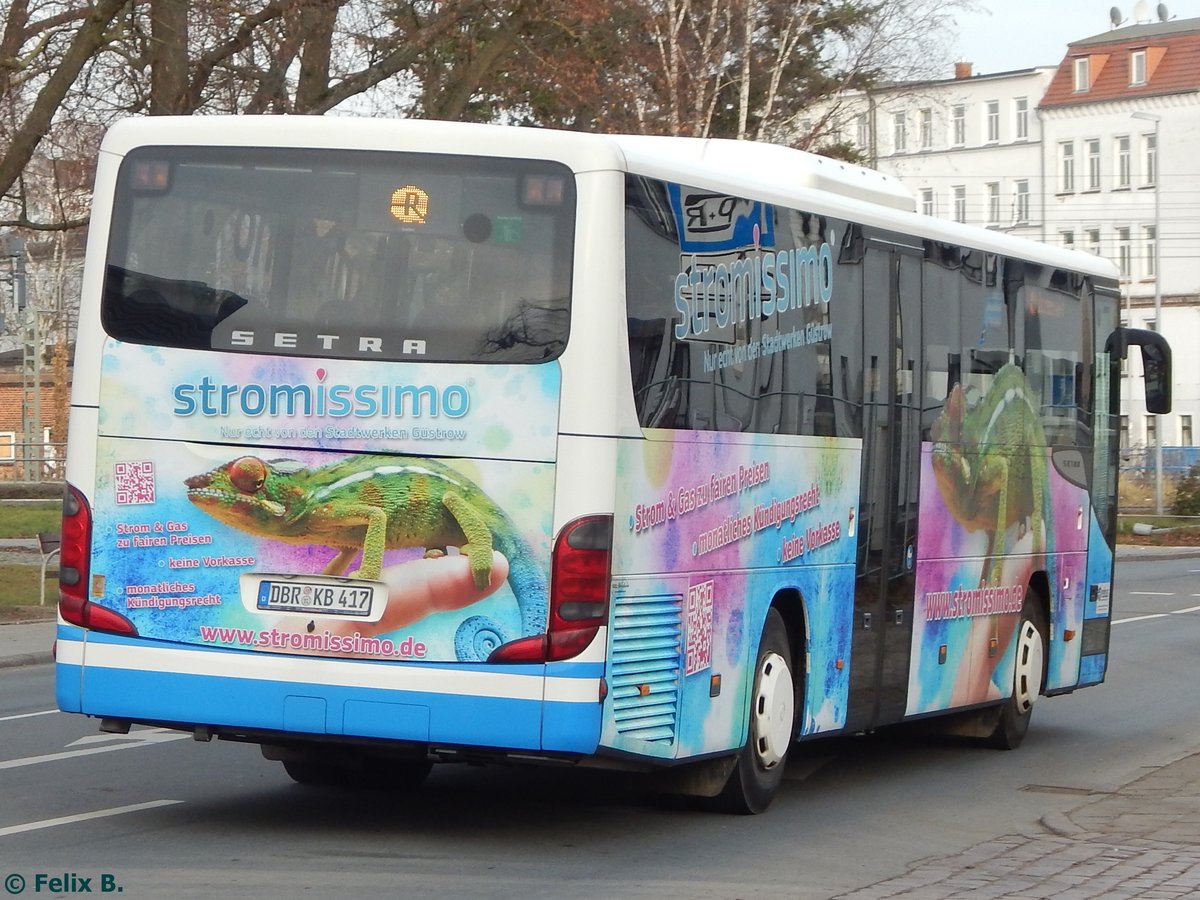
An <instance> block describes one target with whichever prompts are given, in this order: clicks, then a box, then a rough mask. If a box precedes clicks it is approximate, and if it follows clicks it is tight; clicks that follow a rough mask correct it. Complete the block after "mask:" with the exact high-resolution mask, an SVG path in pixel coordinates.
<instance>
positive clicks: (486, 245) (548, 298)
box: [101, 147, 575, 363]
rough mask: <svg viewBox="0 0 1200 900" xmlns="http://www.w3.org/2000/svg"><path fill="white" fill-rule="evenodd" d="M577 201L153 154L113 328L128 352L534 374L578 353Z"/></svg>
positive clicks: (275, 156)
mask: <svg viewBox="0 0 1200 900" xmlns="http://www.w3.org/2000/svg"><path fill="white" fill-rule="evenodd" d="M574 221H575V185H574V180H573V177H572V174H571V172H570V170H569V169H567V168H566V167H564V166H562V165H559V164H557V163H552V162H543V161H533V160H512V159H495V158H487V157H478V156H439V155H430V154H409V153H379V152H366V151H345V150H339V151H333V150H280V149H270V150H267V149H235V148H178V147H171V148H163V147H151V148H141V149H139V150H136V151H134V152H133V153H131V154H130V155H129V156H128V157H127V158H126V159H125V161H124V162H123V164H122V169H121V172H120V175H119V182H118V188H117V199H116V204H115V207H114V213H113V229H112V237H111V239H110V244H109V248H108V266H107V273H106V278H105V286H104V300H103V305H102V308H101V320H102V322H103V324H104V328H105V330H106V332H107V333H108V334H110V335H111V336H113V337H115V338H118V339H120V340H123V341H129V342H133V343H139V344H154V345H161V346H167V347H186V348H193V349H215V350H227V351H235V352H252V353H275V354H286V355H296V356H318V357H331V358H370V359H391V360H401V359H410V360H414V361H416V360H420V361H433V362H443V361H444V362H489V363H490V362H513V363H528V362H539V361H542V360H547V359H552V358H554V357H556V356H558V354H559V353H561V352H562V349H563V347H564V345H565V343H566V338H567V326H568V311H569V302H570V290H571V259H572V253H573V242H574Z"/></svg>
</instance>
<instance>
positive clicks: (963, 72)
mask: <svg viewBox="0 0 1200 900" xmlns="http://www.w3.org/2000/svg"><path fill="white" fill-rule="evenodd" d="M973 68H974V65H973V64H972V63H969V62H966V61H961V62H956V63H955V64H954V78H955V80H959V81H961V80H962V79H963V78H970V77H971V69H973Z"/></svg>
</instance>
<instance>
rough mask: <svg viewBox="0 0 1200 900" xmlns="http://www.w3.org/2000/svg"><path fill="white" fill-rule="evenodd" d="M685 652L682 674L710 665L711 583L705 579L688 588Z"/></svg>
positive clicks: (700, 669)
mask: <svg viewBox="0 0 1200 900" xmlns="http://www.w3.org/2000/svg"><path fill="white" fill-rule="evenodd" d="M684 629H685V633H686V635H687V652H686V658H685V663H684V674H685V675H691V674H692V673H693V672H700V671H703V670H704V669H707V668H709V667H710V666H711V665H712V632H713V583H712V582H711V581H705V582H704V583H703V584H694V585H692V586H691V587H690V588H688V593H687V612H686V615H685V618H684Z"/></svg>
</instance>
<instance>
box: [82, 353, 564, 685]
mask: <svg viewBox="0 0 1200 900" xmlns="http://www.w3.org/2000/svg"><path fill="white" fill-rule="evenodd" d="M127 351H128V352H127ZM161 355H162V356H167V357H170V358H172V359H174V358H175V357H176V355H177V354H176V353H175V352H172V353H170V354H161ZM179 355H180V356H187V357H191V358H190V359H185V360H182V361H176V362H175V363H174V365H169V364H167V363H166V362H165V361H164V360H162V359H154V357H156V356H160V354H159V352H157V351H153V350H146V349H143V348H133V347H128V346H126V345H121V346H119V347H114V348H112V350H111V352H110V353H109V354H108V355H107V356H106V358H105V364H106V365H105V378H104V381H103V383H102V402H101V409H102V413H101V431H102V434H103V436H102V437H101V438H100V439H99V443H98V447H97V480H96V490H95V496H94V504H95V509H94V516H95V519H94V531H93V558H92V576H93V577H92V593H93V596H94V597H95V598H96V600H97V602H100V603H103V604H104V605H107V606H109V607H111V608H112V609H114V610H115V611H116V612H118V613H120V614H121V615H124V616H125V617H126V618H128V619H129V620H130V621H131V622H132V623H133V624H134V626H135V627H136V628H137V631H138V633H139V634H140V635H142V636H144V637H148V638H155V639H160V640H169V641H177V642H181V643H191V644H201V645H206V646H212V647H226V648H237V649H246V650H255V651H265V652H277V653H300V654H307V655H317V656H329V657H357V658H380V659H394V660H429V661H467V662H473V661H480V660H483V659H486V658H487V655H488V653H490V651H491V650H492V649H494V648H495V647H496V646H498V645H499V644H500V643H504V642H506V641H509V640H513V639H515V638H518V637H521V636H525V635H531V634H539V633H542V632H543V631H544V630H545V628H546V609H547V586H546V581H547V574H548V571H549V554H550V548H549V542H550V533H551V527H552V511H553V491H554V466H553V462H552V460H547V459H545V458H544V457H545V456H547V455H548V451H550V450H552V447H553V443H552V442H548V441H546V440H545V439H544V435H545V434H546V433H547V430H548V431H549V433H551V434H552V433H553V427H554V425H553V423H554V422H555V421H556V420H557V386H558V369H557V365H554V364H551V365H548V366H544V367H539V368H536V369H530V368H528V367H516V366H514V367H503V368H501V367H479V368H476V369H472V370H471V376H470V377H469V378H467V379H463V380H461V382H458V381H455V382H452V383H451V382H447V381H445V380H444V376H443V375H442V374H441V373H442V372H443V371H445V370H447V367H437V366H419V365H414V366H407V365H406V366H398V365H395V364H392V365H381V366H378V367H377V369H378V371H377V372H374V373H372V372H370V371H367V370H365V367H364V366H362V365H360V364H354V363H338V364H337V366H338V371H337V372H335V370H334V367H333V364H330V363H326V364H325V367H327V368H325V367H322V366H321V365H319V364H315V363H308V362H306V361H303V360H295V359H279V358H275V359H270V360H265V359H249V358H246V357H240V356H239V357H232V356H220V357H214V356H213V354H203V355H200V354H196V355H191V354H179ZM201 358H203V359H204V360H205V361H206V362H207V364H208V365H207V370H206V371H205V372H203V373H200V372H197V371H194V370H192V369H190V368H189V367H188V363H189V362H199V360H200V359H201ZM214 359H215V360H216V362H215V363H214ZM138 362H141V363H148V365H144V366H141V367H140V371H141V375H140V376H138V374H137V372H138V371H139V366H137V365H135V363H138ZM350 367H353V368H354V369H355V374H354V376H353V381H352V382H349V383H354V384H359V385H369V386H373V387H375V388H377V389H378V393H376V394H374V395H371V396H373V397H374V398H376V400H378V398H379V397H381V396H382V387H384V386H387V385H389V384H394V383H397V382H395V381H393V379H395V377H396V373H397V372H402V373H403V376H404V380H405V383H406V384H412V385H428V386H429V387H430V391H429V393H428V394H426V393H423V392H418V394H419V396H421V397H425V396H430V397H432V396H435V395H436V396H437V397H439V398H441V399H439V400H438V404H439V405H438V406H437V412H436V413H435V412H434V411H433V407H425V408H422V410H421V413H420V415H415V414H413V410H412V408H411V407H409V408H406V412H405V415H404V416H402V417H401V416H388V415H384V414H382V413H379V412H377V414H376V415H375V416H374V417H372V416H369V415H366V410H365V409H359V410H358V413H359V414H355V415H354V419H355V424H353V425H351V424H349V423H343V424H340V425H334V424H331V419H337V418H339V417H342V418H346V417H349V414H348V415H347V416H340V412H341V411H342V410H343V408H344V407H343V401H341V400H337V399H336V397H337V396H340V395H341V394H340V392H339V393H337V394H334V393H332V389H333V388H334V387H335V386H336V384H338V383H342V382H334V381H333V380H332V379H333V377H334V376H335V375H338V376H339V377H342V376H341V375H340V371H341V369H342V368H350ZM309 368H312V369H316V370H317V371H313V372H309V371H308V369H309ZM323 368H324V371H322V369H323ZM243 370H245V371H243ZM267 372H270V373H271V375H272V377H273V379H274V380H271V381H251V380H249V379H251V378H254V377H257V376H259V375H262V374H264V373H267ZM372 376H374V377H372ZM129 379H136V380H138V381H140V387H139V389H138V390H134V389H133V388H134V386H133V383H131V382H130V381H129ZM147 384H149V385H161V386H162V389H161V394H160V393H156V392H147V390H146V385H147ZM302 384H303V385H308V386H310V387H311V386H313V385H316V386H322V385H323V386H327V387H328V388H329V390H327V391H326V392H325V393H324V394H322V393H321V392H320V391H310V392H309V393H307V394H304V393H303V392H300V394H303V396H304V397H307V398H308V399H304V400H301V399H293V400H291V401H287V402H288V403H290V404H291V406H289V407H288V408H287V409H286V410H285V409H284V407H283V405H282V404H284V402H285V401H283V400H279V401H278V403H279V404H281V405H280V406H278V407H277V408H272V407H270V406H269V405H268V408H266V409H263V410H261V411H256V410H257V403H258V400H257V399H256V398H260V397H263V398H268V397H271V396H277V397H282V396H284V394H282V393H279V392H275V393H274V394H273V388H276V387H278V386H280V385H288V386H296V385H302ZM180 385H184V386H185V388H184V389H183V390H182V391H181V388H180ZM206 385H211V386H212V387H211V388H208V387H204V386H206ZM251 385H254V386H257V388H258V390H256V391H255V390H249V389H248V388H249V387H250V386H251ZM196 386H201V387H196ZM221 386H224V387H221ZM233 386H237V387H236V389H234V387H233ZM456 388H461V400H454V401H453V402H452V403H451V407H450V408H451V409H453V410H454V411H455V412H454V415H455V417H456V421H455V424H454V425H453V427H448V423H447V422H446V412H447V407H446V405H445V403H444V402H443V400H444V398H446V397H457V396H459V393H460V392H459V391H457V390H456ZM354 390H357V389H352V393H353V391H354ZM509 390H518V391H521V392H523V393H522V394H521V397H522V410H523V422H522V428H521V429H520V430H518V429H515V428H514V429H510V428H508V427H507V426H505V425H504V424H503V419H504V416H503V412H504V411H505V410H511V409H512V408H513V401H512V399H511V395H510V394H508V391H509ZM189 392H190V393H189ZM148 393H149V394H150V399H149V400H148V401H146V400H145V398H146V396H147V394H148ZM181 396H183V397H185V398H189V399H190V401H191V403H192V405H194V407H195V408H190V407H189V408H186V409H182V408H179V407H178V406H177V405H178V404H181V403H182V401H181V400H180V397H181ZM292 396H293V398H296V397H298V396H299V394H297V393H296V392H292ZM361 396H363V397H365V396H367V395H366V394H362V395H361ZM322 397H323V399H322ZM126 398H128V399H126ZM133 398H138V399H137V400H136V401H135V400H134V399H133ZM164 398H165V399H164ZM506 398H507V399H506ZM309 402H311V403H312V404H313V407H312V408H311V409H308V408H305V407H303V404H305V403H309ZM345 402H347V403H352V402H353V401H345ZM363 402H365V401H363ZM379 402H382V401H379ZM413 402H416V401H415V399H414V401H413ZM430 402H432V400H431V401H430ZM147 403H148V404H149V406H150V407H151V409H150V410H147V409H146V408H145V407H146V405H147ZM321 404H324V407H322V406H321ZM135 405H137V406H138V407H139V408H140V409H141V412H140V414H138V413H137V411H136V410H135V409H133V408H131V407H133V406H135ZM183 405H184V406H188V404H183ZM331 405H332V406H333V408H332V409H331ZM399 408H400V407H394V408H393V409H399ZM322 409H323V412H321V410H322ZM214 410H215V412H214ZM306 411H307V412H310V413H311V415H308V416H306V415H304V413H305V412H306ZM389 419H402V420H403V424H401V422H398V421H389ZM416 421H423V422H426V423H428V424H421V425H417V424H414V423H415V422H416ZM439 423H440V424H439ZM546 423H549V424H548V425H547V424H546ZM126 427H128V428H129V430H131V431H134V430H137V429H141V430H142V431H145V430H147V429H148V428H154V429H155V430H157V432H158V433H159V435H160V436H170V437H173V438H187V439H188V441H187V442H186V443H184V442H181V441H180V440H173V441H165V440H161V439H160V440H149V439H143V438H138V437H128V436H116V435H119V434H120V432H121V431H122V430H124V429H125V428H126ZM444 432H453V434H445V433H444ZM401 433H403V434H401ZM204 434H207V439H206V441H204V442H202V441H201V436H202V435H204ZM418 434H419V435H421V436H417V435H418ZM217 435H220V436H223V437H224V440H222V441H221V442H220V443H217V442H214V437H215V436H217ZM147 437H149V435H147ZM239 438H240V441H239V440H238V439H239ZM301 447H307V448H310V449H299V448H301ZM313 447H320V448H337V449H340V450H345V451H351V452H340V453H339V452H331V451H330V449H311V448H313ZM401 448H403V450H405V451H408V452H396V451H397V450H399V449H401ZM416 448H424V449H425V450H426V452H430V451H433V452H436V453H438V454H439V455H438V457H437V458H432V457H428V456H419V455H415V454H414V453H412V452H411V451H412V450H414V449H416ZM485 448H486V451H485ZM462 449H469V450H471V451H473V452H475V453H480V454H484V453H485V452H486V455H487V456H489V457H500V459H499V460H496V459H487V458H485V459H478V458H469V457H466V456H461V455H455V453H456V451H459V450H462ZM365 450H370V451H372V452H359V451H365ZM442 454H444V455H442Z"/></svg>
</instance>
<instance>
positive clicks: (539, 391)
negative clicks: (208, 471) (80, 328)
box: [100, 340, 560, 462]
mask: <svg viewBox="0 0 1200 900" xmlns="http://www.w3.org/2000/svg"><path fill="white" fill-rule="evenodd" d="M559 385H560V373H559V367H558V364H557V363H544V364H542V365H536V366H518V365H512V366H502V365H491V366H485V365H471V366H462V365H452V364H441V365H439V364H434V363H427V364H421V363H382V362H380V363H375V362H362V361H358V360H321V359H302V358H297V357H288V356H257V355H250V354H219V355H214V354H213V353H211V352H203V351H194V350H177V349H173V350H164V349H161V348H158V347H148V346H142V345H139V344H127V343H124V342H121V341H112V340H110V341H108V342H107V343H106V345H105V351H104V359H103V370H102V375H101V383H100V434H101V435H113V436H118V437H147V438H154V439H163V438H168V439H171V440H185V441H204V442H212V441H227V442H229V443H233V444H238V443H245V444H249V445H259V444H261V445H267V446H272V447H297V448H300V449H325V450H338V451H343V452H363V451H368V452H389V453H404V454H412V455H418V456H419V455H423V454H432V455H438V456H442V455H445V456H462V457H484V458H487V457H492V458H495V457H502V458H505V459H520V460H526V461H530V462H551V461H553V459H554V453H555V447H556V445H557V440H558V397H559ZM518 406H519V408H520V409H521V418H520V421H519V422H517V421H514V420H513V410H514V408H517V407H518Z"/></svg>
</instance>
